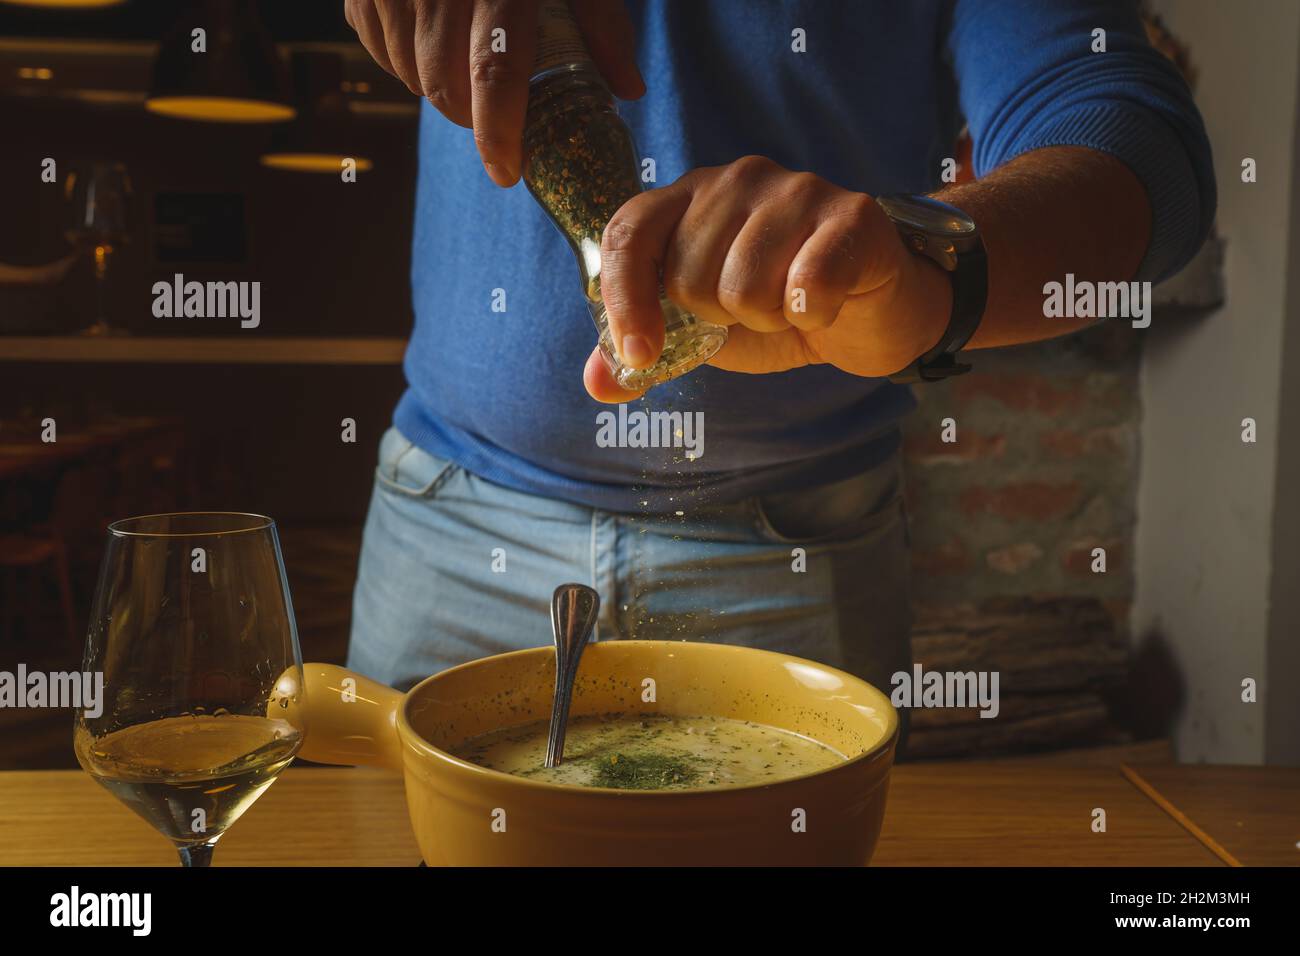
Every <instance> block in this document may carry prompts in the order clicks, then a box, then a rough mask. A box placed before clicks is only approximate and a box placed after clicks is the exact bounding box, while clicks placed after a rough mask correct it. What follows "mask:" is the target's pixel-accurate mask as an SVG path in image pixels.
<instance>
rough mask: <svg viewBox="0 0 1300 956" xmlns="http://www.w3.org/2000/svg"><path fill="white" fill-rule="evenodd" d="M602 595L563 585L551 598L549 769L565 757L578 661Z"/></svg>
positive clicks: (575, 586)
mask: <svg viewBox="0 0 1300 956" xmlns="http://www.w3.org/2000/svg"><path fill="white" fill-rule="evenodd" d="M599 613H600V595H599V594H597V593H596V592H595V591H593V590H592V589H591V588H589V587H587V586H586V585H585V584H561V585H560V586H559V587H558V588H556V589H555V594H553V595H552V596H551V629H552V630H553V631H555V700H554V702H553V703H552V704H551V734H550V737H549V739H548V741H547V744H546V766H548V767H558V766H559V765H560V758H561V757H562V756H564V730H565V727H566V726H567V725H568V723H569V702H570V701H571V700H572V699H573V682H574V680H575V679H576V678H577V676H578V661H579V660H581V659H582V651H583V648H585V647H586V646H587V641H589V640H591V631H592V628H594V627H595V626H596V616H597V615H598V614H599Z"/></svg>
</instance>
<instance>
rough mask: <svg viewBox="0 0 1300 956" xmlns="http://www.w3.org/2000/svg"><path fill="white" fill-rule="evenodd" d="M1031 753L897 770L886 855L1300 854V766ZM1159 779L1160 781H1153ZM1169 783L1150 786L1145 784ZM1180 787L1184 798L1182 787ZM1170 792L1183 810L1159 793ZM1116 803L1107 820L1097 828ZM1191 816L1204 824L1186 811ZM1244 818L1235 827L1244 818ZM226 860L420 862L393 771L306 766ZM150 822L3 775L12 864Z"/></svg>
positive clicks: (1258, 857) (1246, 857)
mask: <svg viewBox="0 0 1300 956" xmlns="http://www.w3.org/2000/svg"><path fill="white" fill-rule="evenodd" d="M1138 773H1139V774H1140V776H1139V777H1138V778H1137V781H1135V780H1134V779H1132V778H1131V777H1126V776H1125V775H1124V774H1123V773H1122V772H1121V769H1120V767H1119V766H1103V767H1061V766H1052V765H1034V764H1030V763H1023V762H1015V761H1005V762H978V763H975V762H972V763H946V764H907V765H903V766H900V767H898V768H896V769H895V771H894V775H893V778H892V783H891V788H890V794H889V809H888V812H887V813H886V817H885V828H884V832H883V833H882V834H881V839H880V845H879V847H878V849H877V851H876V856H875V859H874V861H873V862H874V863H875V864H876V865H879V866H966V865H986V866H999V865H1008V866H1070V865H1081V866H1141V865H1148V866H1222V865H1225V861H1224V860H1223V859H1222V858H1221V856H1219V855H1216V853H1215V852H1212V850H1211V848H1210V847H1209V846H1207V844H1206V842H1205V841H1204V839H1203V838H1198V836H1196V835H1194V832H1193V830H1198V829H1199V830H1201V831H1202V832H1203V833H1208V834H1214V835H1215V836H1214V837H1213V838H1212V842H1213V841H1218V842H1219V843H1220V844H1221V845H1222V846H1223V847H1227V848H1230V855H1231V857H1232V858H1235V859H1236V860H1238V861H1239V862H1241V863H1243V864H1246V865H1250V864H1278V863H1290V864H1298V863H1300V850H1297V849H1296V840H1297V839H1300V832H1297V825H1298V823H1300V814H1297V812H1296V810H1297V806H1298V803H1297V800H1296V795H1297V794H1298V793H1300V770H1288V769H1276V768H1255V767H1204V766H1178V765H1171V766H1162V767H1152V768H1139V771H1138ZM1153 781H1154V783H1153ZM1157 784H1158V787H1159V789H1158V790H1157V791H1156V795H1155V796H1154V797H1153V796H1152V795H1150V794H1149V793H1148V792H1146V790H1145V789H1144V786H1143V785H1145V786H1147V787H1152V788H1154V787H1155V786H1156V785H1157ZM1178 800H1181V801H1182V803H1181V804H1179V803H1177V802H1175V801H1178ZM1161 801H1165V802H1167V803H1172V805H1173V807H1174V810H1173V814H1172V815H1171V812H1170V810H1169V809H1166V808H1165V807H1162V806H1161ZM1095 808H1101V809H1104V810H1105V811H1106V832H1104V833H1096V832H1093V829H1092V820H1093V811H1094V809H1095ZM1180 813H1181V814H1183V815H1184V816H1186V817H1188V818H1189V823H1190V825H1191V829H1189V827H1188V826H1187V825H1185V824H1182V823H1179V822H1177V821H1176V819H1175V816H1177V815H1178V814H1180ZM1238 822H1239V823H1240V824H1241V825H1240V826H1238V825H1237V823H1238ZM216 861H217V864H218V865H222V864H224V865H228V866H234V865H243V866H415V865H416V864H418V863H419V861H420V856H419V851H418V850H417V848H416V846H415V838H414V836H413V835H412V833H411V827H410V823H409V822H408V821H407V816H406V805H405V797H404V794H403V790H402V782H401V779H400V777H398V776H397V775H396V774H390V773H386V772H382V771H377V770H369V769H359V768H318V767H295V768H292V769H290V770H288V771H287V772H286V773H285V774H284V775H283V776H282V777H281V779H280V780H279V781H277V782H276V784H275V785H274V786H273V787H272V788H271V789H270V790H269V791H267V792H266V793H265V794H264V795H263V796H262V798H261V799H260V800H259V801H258V802H257V803H256V804H255V805H254V806H253V807H252V808H251V809H250V810H249V811H248V813H247V814H245V815H244V817H243V819H241V820H240V821H239V822H238V823H237V824H236V825H235V826H234V827H233V828H232V829H231V830H230V832H229V833H227V834H226V835H225V836H224V837H223V838H222V840H221V843H220V844H219V845H218V847H217V853H216ZM175 862H176V860H175V854H174V853H173V851H172V849H171V847H170V846H169V845H168V844H167V842H166V841H165V840H163V839H162V837H160V836H159V835H158V834H157V833H156V832H154V830H153V829H152V828H151V827H150V826H149V825H148V824H146V823H145V822H144V821H143V820H141V819H140V818H138V817H137V816H135V814H133V813H132V812H131V811H129V810H127V809H126V808H125V807H124V806H122V804H120V803H118V802H117V800H115V799H114V798H113V797H112V796H110V795H109V794H108V793H107V792H105V791H104V790H101V789H100V788H99V787H98V786H96V785H95V784H94V783H93V782H92V781H91V780H90V778H89V777H87V776H86V775H85V774H84V773H81V772H80V771H11V772H8V773H0V865H6V866H14V865H38V866H39V865H78V864H80V865H94V866H109V865H135V866H172V865H175Z"/></svg>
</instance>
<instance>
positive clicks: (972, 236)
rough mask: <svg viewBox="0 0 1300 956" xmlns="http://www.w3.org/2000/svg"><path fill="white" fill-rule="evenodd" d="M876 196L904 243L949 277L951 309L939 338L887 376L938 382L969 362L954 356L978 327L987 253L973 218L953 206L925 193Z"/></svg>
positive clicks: (905, 380) (985, 284)
mask: <svg viewBox="0 0 1300 956" xmlns="http://www.w3.org/2000/svg"><path fill="white" fill-rule="evenodd" d="M876 202H878V203H879V204H880V208H882V209H883V210H885V215H887V216H889V218H890V219H891V220H892V221H893V223H894V225H895V226H896V227H897V228H898V234H899V235H900V236H902V237H903V242H904V243H906V244H907V247H908V248H909V249H911V250H912V251H913V252H915V253H917V254H918V255H922V256H925V257H926V258H927V259H930V260H932V261H934V262H936V263H937V264H938V265H939V267H940V268H942V269H943V270H944V271H945V272H947V273H948V278H949V280H950V281H951V282H952V313H951V314H950V315H949V317H948V328H947V330H946V331H945V332H944V333H943V336H942V337H941V338H940V339H939V344H937V345H936V346H935V347H934V348H932V349H930V350H929V351H928V352H926V353H925V354H924V355H922V356H921V357H920V358H918V359H917V360H916V361H915V362H913V363H912V364H911V365H909V366H908V367H907V368H905V369H903V370H902V371H900V372H898V373H896V374H894V375H891V376H889V380H890V381H891V382H899V383H913V382H939V381H942V380H943V379H945V378H948V377H949V376H952V375H960V374H962V373H963V372H969V371H970V365H969V364H967V363H964V362H958V361H957V353H958V352H960V351H961V350H962V349H963V348H964V347H965V345H966V343H967V342H969V341H970V340H971V336H973V335H974V334H975V330H976V329H977V328H979V324H980V320H981V319H982V318H984V305H985V303H986V302H987V301H988V294H989V268H988V258H987V257H986V256H985V254H984V241H983V240H982V239H980V234H979V230H978V229H976V228H975V222H974V221H973V220H972V219H971V217H970V216H968V215H966V213H964V212H962V211H961V210H960V209H958V208H957V207H956V206H950V205H949V204H948V203H946V202H940V201H939V200H937V199H931V198H930V197H929V196H917V195H893V196H877V197H876Z"/></svg>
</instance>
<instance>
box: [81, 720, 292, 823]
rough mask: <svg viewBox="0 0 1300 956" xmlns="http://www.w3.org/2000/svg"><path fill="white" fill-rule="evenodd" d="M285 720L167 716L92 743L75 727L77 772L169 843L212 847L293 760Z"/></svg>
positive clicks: (290, 725) (88, 737)
mask: <svg viewBox="0 0 1300 956" xmlns="http://www.w3.org/2000/svg"><path fill="white" fill-rule="evenodd" d="M301 743H302V734H301V732H300V731H299V730H298V728H296V727H294V726H293V725H292V724H290V723H289V722H288V721H284V720H272V719H268V718H266V717H249V716H244V715H240V714H223V715H220V716H212V715H191V716H184V717H167V718H165V719H163V720H152V721H149V722H148V723H143V724H135V725H133V726H131V727H126V728H124V729H122V730H117V731H114V732H113V733H111V734H105V735H104V736H102V737H92V736H91V735H90V734H89V732H88V731H87V730H86V729H85V728H84V727H83V726H81V725H78V727H77V734H76V741H75V746H76V751H77V759H78V760H79V761H80V762H81V766H82V767H84V768H85V769H86V771H87V772H88V773H89V774H90V775H91V776H92V777H93V778H94V779H95V780H96V781H97V782H99V783H100V784H102V785H103V786H104V787H105V788H106V789H107V790H109V792H111V793H112V794H113V795H114V796H116V797H117V798H118V799H119V800H121V801H122V802H123V803H125V804H126V805H127V806H128V807H130V808H131V809H132V810H134V811H135V812H136V813H138V814H139V815H140V816H142V817H144V818H145V819H146V820H148V821H149V822H150V823H151V824H153V826H154V827H156V828H157V829H158V830H159V831H161V832H162V833H163V834H164V835H165V836H166V837H168V838H169V839H170V840H172V841H173V842H175V843H177V844H180V845H185V844H199V843H212V842H215V840H216V839H217V837H219V836H220V835H221V834H222V833H223V832H225V830H226V828H227V827H229V826H230V825H231V824H232V823H234V822H235V821H236V820H238V819H239V817H240V816H241V815H242V814H243V813H244V811H245V810H247V809H248V808H249V807H250V806H252V804H253V801H254V800H256V799H257V798H258V797H259V796H260V795H261V794H262V791H264V790H265V789H266V788H267V787H269V786H270V785H271V784H272V783H274V782H275V778H276V776H277V775H278V774H279V773H280V771H281V770H283V769H284V768H285V766H286V765H287V764H288V763H289V761H290V760H292V759H293V755H294V754H295V753H297V752H298V748H299V747H300V746H301Z"/></svg>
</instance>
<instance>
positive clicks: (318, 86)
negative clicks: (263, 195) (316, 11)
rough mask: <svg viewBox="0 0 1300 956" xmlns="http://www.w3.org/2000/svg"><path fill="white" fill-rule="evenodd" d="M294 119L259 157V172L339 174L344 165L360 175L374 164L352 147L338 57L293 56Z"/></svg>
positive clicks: (320, 54) (323, 54)
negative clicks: (347, 162) (262, 168)
mask: <svg viewBox="0 0 1300 956" xmlns="http://www.w3.org/2000/svg"><path fill="white" fill-rule="evenodd" d="M293 86H294V93H295V96H296V100H295V102H296V103H297V108H298V118H297V119H295V120H294V121H293V122H292V123H289V124H287V125H285V126H282V127H280V128H279V129H277V130H276V131H275V133H274V134H273V136H272V138H271V147H270V149H269V150H267V152H266V153H265V154H264V155H263V156H262V159H261V162H262V165H263V166H268V167H270V168H272V169H284V170H290V171H293V172H304V173H333V174H335V175H338V173H339V172H340V171H341V170H342V168H343V162H344V160H345V159H351V160H352V161H353V162H355V163H356V169H357V171H358V172H365V171H366V170H368V169H370V168H371V167H372V166H373V163H371V161H370V160H369V159H367V158H366V157H364V156H358V155H357V154H356V152H355V151H354V150H352V146H353V145H355V143H356V132H355V128H354V124H353V123H352V122H351V114H350V113H349V112H348V105H347V103H346V101H345V100H344V98H343V57H342V56H340V55H339V54H337V53H329V52H315V51H302V52H299V53H295V54H294V56H293Z"/></svg>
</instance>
